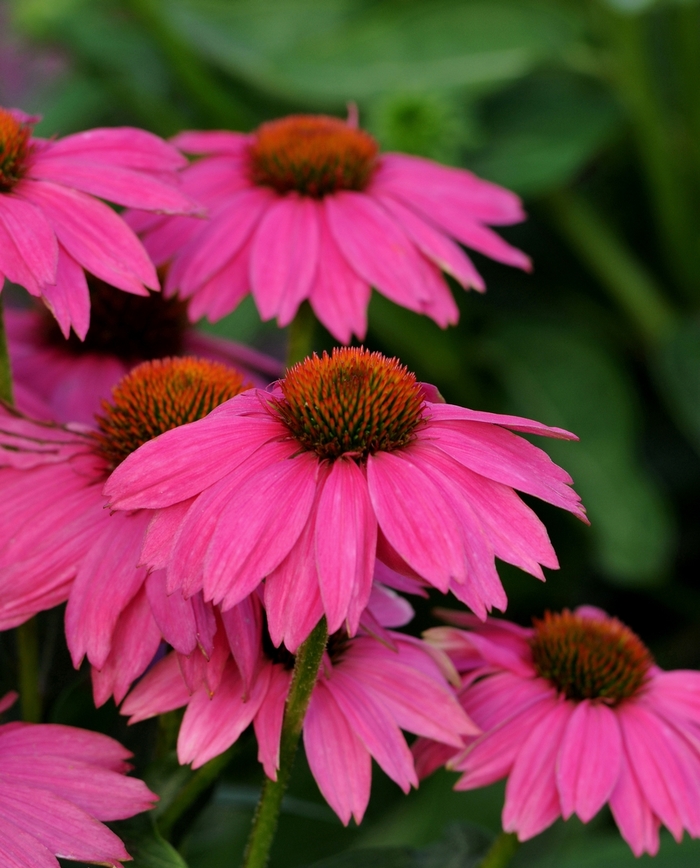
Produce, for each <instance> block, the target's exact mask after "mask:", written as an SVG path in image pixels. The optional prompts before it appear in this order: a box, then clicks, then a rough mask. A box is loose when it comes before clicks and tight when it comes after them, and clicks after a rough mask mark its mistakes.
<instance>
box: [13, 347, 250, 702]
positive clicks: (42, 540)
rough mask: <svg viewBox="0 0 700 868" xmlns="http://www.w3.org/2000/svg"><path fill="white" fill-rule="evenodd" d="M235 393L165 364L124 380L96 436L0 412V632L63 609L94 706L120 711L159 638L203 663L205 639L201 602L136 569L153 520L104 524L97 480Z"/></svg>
mask: <svg viewBox="0 0 700 868" xmlns="http://www.w3.org/2000/svg"><path fill="white" fill-rule="evenodd" d="M244 385H245V380H244V378H243V376H242V375H241V374H240V373H239V372H237V371H235V370H233V369H230V368H226V367H224V366H223V365H220V364H217V363H212V362H209V361H202V360H197V359H190V358H185V359H175V360H167V359H166V360H162V361H159V362H145V363H143V364H142V365H140V366H138V367H137V368H136V369H135V370H134V371H133V372H132V373H131V374H130V375H129V376H127V377H126V378H124V380H122V382H121V383H120V384H119V386H118V387H117V388H116V389H115V390H114V392H113V397H112V402H113V403H112V404H108V403H105V404H104V405H103V408H102V410H103V414H102V415H101V417H100V420H99V426H97V427H95V426H93V427H92V428H87V427H85V426H83V425H76V424H73V425H65V426H60V425H56V424H52V423H48V422H41V421H37V420H33V419H30V418H27V417H26V416H24V415H22V414H21V413H20V412H19V411H18V410H13V409H11V408H8V407H6V406H5V405H2V404H0V492H2V496H3V497H4V498H7V500H6V502H7V503H12V509H6V510H3V511H2V513H0V629H9V628H10V627H14V626H17V625H18V624H21V623H23V622H24V621H26V620H27V619H29V618H30V617H32V616H33V615H34V614H36V612H39V611H42V610H45V609H49V608H52V607H53V606H56V605H58V604H60V603H63V602H65V601H66V600H67V601H68V605H67V608H66V638H67V642H68V647H69V649H70V652H71V656H72V658H73V662H74V664H75V665H76V666H79V665H80V662H81V661H82V659H83V657H85V656H87V658H88V660H89V661H90V663H91V664H92V666H93V667H94V671H93V683H94V692H95V699H96V702H97V704H98V705H99V704H102V703H103V702H105V701H106V700H107V699H108V698H109V696H110V695H114V696H115V698H116V700H117V701H121V699H122V698H123V697H124V696H125V695H126V693H127V691H128V689H129V687H130V686H131V683H132V682H133V681H134V679H135V678H137V677H138V676H139V675H141V674H142V673H143V672H144V670H145V669H146V667H147V666H148V665H149V663H150V662H151V660H152V659H153V656H154V655H155V653H156V651H157V650H158V647H159V645H160V643H161V641H162V640H163V639H165V640H166V641H167V642H168V643H169V644H171V645H172V646H173V647H174V648H176V649H177V650H178V651H180V652H182V653H184V654H191V653H192V652H193V651H194V650H195V649H196V648H198V647H199V648H201V649H202V650H203V651H204V652H205V653H209V652H210V651H211V643H210V638H209V634H210V633H211V630H212V627H211V620H212V616H211V615H210V613H209V612H208V611H207V607H205V606H204V604H203V602H202V600H201V595H195V596H194V597H192V598H191V599H189V600H184V599H183V598H182V595H181V594H171V595H166V594H165V590H164V589H165V575H164V573H163V571H162V570H154V571H151V572H150V573H149V570H148V569H146V567H143V566H141V565H140V552H141V548H142V544H143V541H144V536H145V532H146V528H147V527H148V524H149V522H150V520H151V518H152V514H151V513H150V512H149V511H148V510H136V511H132V512H129V513H128V514H126V513H123V512H122V513H116V514H111V513H110V512H109V510H107V509H105V506H106V500H105V497H104V495H103V494H102V487H103V485H104V482H105V479H106V478H107V477H108V475H109V472H110V470H111V469H112V467H113V466H114V464H115V462H118V461H119V460H121V459H122V458H123V455H124V454H125V453H128V451H129V449H130V448H135V447H136V446H137V445H138V444H139V443H140V442H143V437H146V438H147V437H148V436H149V434H152V433H153V431H151V430H149V429H148V426H149V425H150V424H151V423H153V424H155V425H156V428H157V430H164V428H163V427H162V424H163V422H164V420H169V421H167V424H178V423H180V422H186V421H187V418H188V417H187V413H189V412H190V411H191V410H192V409H194V412H195V416H194V417H190V418H197V416H196V413H198V412H200V411H202V412H206V405H207V401H209V402H210V403H209V406H210V407H211V406H216V403H217V402H218V401H220V400H223V399H224V398H228V397H230V396H231V395H232V394H235V393H236V391H238V390H239V389H240V388H243V387H244ZM183 408H184V413H185V415H182V413H183ZM149 412H150V413H151V416H149ZM143 425H145V426H146V427H145V428H143V427H142V428H140V427H139V426H143ZM158 426H160V427H158ZM134 437H135V438H136V439H135V440H134ZM139 437H141V438H142V439H139Z"/></svg>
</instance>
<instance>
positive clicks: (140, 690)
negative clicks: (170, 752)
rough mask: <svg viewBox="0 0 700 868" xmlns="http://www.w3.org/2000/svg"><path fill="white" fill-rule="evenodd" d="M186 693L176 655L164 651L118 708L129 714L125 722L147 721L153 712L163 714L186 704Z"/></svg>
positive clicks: (187, 692)
mask: <svg viewBox="0 0 700 868" xmlns="http://www.w3.org/2000/svg"><path fill="white" fill-rule="evenodd" d="M189 699H190V692H189V690H188V689H187V685H186V684H185V679H184V678H183V677H182V673H181V672H180V666H179V664H178V660H177V654H175V653H173V654H168V656H167V657H165V658H163V660H161V661H160V662H159V663H157V664H156V665H155V666H154V667H153V669H151V670H150V671H149V672H148V673H147V674H146V675H144V677H143V678H142V679H141V681H139V683H138V684H137V685H136V687H134V689H133V690H132V691H131V693H130V694H129V695H128V696H127V697H126V699H125V700H124V703H123V704H122V707H121V713H122V714H126V715H128V717H129V723H138V722H139V721H141V720H148V719H149V717H155V716H156V715H157V714H165V712H166V711H173V710H174V709H176V708H181V707H182V706H183V705H187V703H188V702H189Z"/></svg>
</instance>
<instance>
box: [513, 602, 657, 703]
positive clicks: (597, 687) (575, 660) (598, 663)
mask: <svg viewBox="0 0 700 868" xmlns="http://www.w3.org/2000/svg"><path fill="white" fill-rule="evenodd" d="M533 623H534V627H535V634H534V636H533V638H532V639H531V642H530V647H531V649H532V659H533V662H534V664H535V669H536V671H537V673H538V675H540V676H541V677H542V678H546V679H547V680H548V681H550V682H551V683H552V684H553V685H554V686H555V687H556V688H557V690H558V691H559V692H560V693H562V694H564V696H566V698H567V699H574V700H582V699H591V700H598V701H600V702H604V703H605V704H606V705H618V704H619V703H620V702H622V701H623V700H625V699H630V698H631V697H633V696H635V695H636V694H637V693H638V692H639V690H640V689H641V688H642V687H643V686H644V684H645V683H646V681H647V677H648V673H649V669H650V668H651V666H652V665H653V660H652V657H651V654H650V653H649V651H648V649H647V648H646V646H645V645H644V643H643V642H642V641H641V639H640V638H639V637H638V636H637V635H636V634H635V633H633V632H632V630H630V629H629V627H626V626H625V625H624V624H623V623H622V622H621V621H618V620H617V618H605V619H602V618H601V619H598V618H590V617H583V616H581V615H577V614H575V613H573V612H570V611H569V610H568V609H564V611H563V612H560V613H555V614H553V613H551V612H546V613H545V616H544V618H542V620H539V619H534V621H533Z"/></svg>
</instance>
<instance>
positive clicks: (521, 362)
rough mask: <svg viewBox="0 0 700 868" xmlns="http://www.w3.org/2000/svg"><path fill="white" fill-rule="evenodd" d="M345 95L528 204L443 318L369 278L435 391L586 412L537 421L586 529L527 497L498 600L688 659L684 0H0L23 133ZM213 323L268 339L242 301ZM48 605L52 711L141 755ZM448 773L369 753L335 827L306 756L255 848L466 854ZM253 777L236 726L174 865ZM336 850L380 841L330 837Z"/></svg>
mask: <svg viewBox="0 0 700 868" xmlns="http://www.w3.org/2000/svg"><path fill="white" fill-rule="evenodd" d="M348 101H354V102H356V103H357V104H358V107H359V111H360V118H361V122H362V123H363V125H365V126H366V127H367V128H368V129H369V130H370V131H371V132H372V133H374V134H375V135H376V136H377V137H378V139H379V140H380V142H381V144H382V146H383V148H385V149H397V150H403V151H407V152H410V153H416V154H421V155H424V156H426V157H430V158H433V159H436V160H439V161H442V162H445V163H450V164H453V165H456V166H464V167H467V168H469V169H472V170H473V171H475V172H477V173H478V174H480V175H482V176H483V177H486V178H489V179H491V180H493V181H496V182H499V183H501V184H504V185H506V186H508V187H510V188H511V189H513V190H515V191H517V192H518V193H520V194H521V195H522V196H523V197H524V199H525V202H526V206H527V209H528V212H529V214H530V217H529V219H528V221H527V222H526V223H525V224H523V225H521V226H516V227H508V228H506V229H504V230H503V235H504V236H505V237H507V239H508V240H509V241H511V242H512V243H513V244H515V245H517V246H518V247H520V248H522V249H523V250H525V251H527V252H528V253H529V254H530V255H531V256H532V257H533V260H534V264H535V270H534V273H533V274H532V275H524V274H521V273H516V272H515V271H514V270H511V269H507V268H505V267H503V266H499V265H497V264H494V263H492V262H490V261H488V260H486V259H483V258H481V257H479V256H478V255H475V259H476V260H477V265H478V267H479V269H480V270H481V271H482V273H483V274H484V275H485V277H486V281H487V285H488V292H487V293H486V295H485V296H483V297H482V296H479V295H477V294H474V293H471V294H465V293H463V292H462V291H461V290H460V289H458V288H455V292H456V296H457V299H458V303H459V305H460V308H461V321H460V323H459V326H457V327H456V328H453V329H451V330H450V331H447V332H443V331H441V330H440V329H438V328H437V327H436V326H435V325H434V324H433V323H432V322H431V321H429V320H427V319H424V318H420V317H418V316H416V315H414V314H412V313H409V312H408V311H405V310H403V309H398V308H396V307H394V306H393V305H392V304H390V303H389V302H387V301H386V300H385V299H383V298H380V297H377V296H376V295H375V297H374V298H373V301H372V304H371V308H370V333H369V336H368V341H367V342H368V344H369V345H371V346H372V347H374V348H377V349H381V350H383V351H385V352H387V353H391V354H396V355H399V356H400V357H401V358H402V359H403V361H404V362H406V363H407V364H408V365H409V367H411V368H412V369H413V370H415V371H416V372H417V374H418V375H419V377H420V378H421V379H424V380H428V381H432V382H434V383H436V384H437V385H438V386H439V388H440V389H441V391H442V392H443V394H444V395H445V397H446V398H447V400H448V401H452V402H455V403H461V404H466V405H468V406H472V407H478V408H484V409H490V410H495V411H512V412H516V413H519V414H522V415H527V416H532V417H535V418H537V419H540V420H542V421H544V422H546V423H548V424H551V425H560V426H564V427H567V428H570V429H572V430H573V431H575V432H576V433H577V434H578V435H579V436H580V438H581V442H580V443H578V444H570V443H563V442H560V441H554V442H552V443H543V444H541V445H543V446H544V448H546V449H548V450H549V451H550V453H551V455H552V457H553V458H554V459H555V460H556V461H557V462H559V463H561V464H563V465H564V466H565V467H566V468H567V469H568V470H569V471H570V472H571V473H572V475H573V477H574V479H575V481H576V487H577V489H578V491H579V492H580V493H581V495H582V496H583V499H584V502H585V503H586V505H587V507H588V510H589V515H590V519H591V523H592V524H591V527H590V528H586V527H584V526H583V525H580V524H579V523H578V522H576V521H575V520H574V519H572V518H571V517H570V516H569V515H562V514H559V513H557V512H556V511H555V510H553V509H549V508H545V507H542V506H541V505H538V506H537V510H538V512H539V514H540V515H541V516H542V517H543V518H544V520H545V522H546V523H547V526H548V527H549V528H550V531H551V535H552V538H553V541H554V544H555V547H556V549H557V551H558V553H559V555H560V560H561V570H560V571H559V572H556V573H551V574H550V576H549V577H548V581H547V584H546V585H544V586H542V585H541V584H539V583H538V582H536V581H534V580H533V579H531V578H530V577H528V576H524V575H522V574H519V573H518V572H517V571H515V570H511V569H509V568H503V569H502V575H503V579H504V583H505V585H506V590H507V591H508V594H509V598H510V607H509V611H508V615H509V617H512V618H513V619H515V620H519V621H521V622H523V623H525V622H527V621H528V620H529V618H530V617H531V616H532V615H533V614H536V615H540V614H541V613H542V612H543V610H544V609H546V608H560V607H563V606H575V605H577V604H579V603H582V602H589V603H595V604H598V605H601V606H603V607H605V608H607V609H608V610H609V611H611V612H613V613H615V614H616V615H618V616H619V617H620V618H622V619H623V620H625V621H627V622H628V623H629V624H630V625H631V626H632V627H633V628H634V629H635V630H637V631H638V632H639V633H640V634H641V635H642V637H643V638H644V639H645V640H646V641H647V642H648V643H649V644H650V646H651V648H652V650H653V652H654V654H655V656H656V659H657V661H658V662H659V663H660V665H662V666H664V667H669V668H670V667H698V666H700V586H699V584H698V561H699V558H700V533H699V532H698V520H699V519H700V497H699V493H700V319H699V312H700V243H699V241H700V233H699V227H700V220H699V218H700V8H699V6H698V4H697V3H695V2H691V0H686V2H681V0H677V2H671V0H667V2H656V3H654V2H644V0H608V2H603V0H598V2H592V0H589V2H585V0H570V2H567V0H167V2H166V0H17V2H11V3H8V2H1V3H0V104H3V105H16V106H21V107H22V108H24V109H25V110H29V111H36V112H39V113H41V114H42V115H43V118H44V119H43V121H42V123H41V124H40V126H39V128H38V132H39V133H40V134H42V135H45V136H51V135H55V134H58V135H61V134H66V133H69V132H72V131H75V130H80V129H83V128H86V127H89V126H95V125H113V124H134V125H138V126H142V127H145V128H147V129H150V130H153V131H154V132H156V133H159V134H161V135H163V136H169V135H172V134H174V133H176V132H177V131H178V130H180V129H183V128H219V127H227V128H231V129H250V128H252V127H254V126H255V125H257V124H258V123H259V122H260V121H262V120H264V119H267V118H271V117H275V116H278V115H280V114H284V113H289V112H298V111H304V112H327V113H331V114H338V115H342V114H343V113H344V112H345V111H346V104H347V103H348ZM215 330H216V331H217V332H218V333H221V334H225V335H228V336H230V337H235V338H237V339H243V340H247V341H249V342H251V343H254V344H256V345H258V346H261V347H264V348H266V349H268V350H270V351H273V352H278V353H280V354H282V353H283V351H284V347H283V340H282V338H281V336H280V335H279V333H278V332H277V330H276V328H275V326H274V325H273V324H262V323H260V321H259V319H258V317H257V315H256V313H255V309H254V307H253V305H252V303H250V300H248V301H247V302H245V303H244V304H243V305H242V306H241V308H240V309H239V310H238V311H236V312H235V313H234V314H233V315H232V316H231V317H229V318H228V319H227V320H225V321H223V322H221V323H219V324H217V326H216V327H215ZM324 343H325V345H327V346H330V345H331V341H330V338H329V337H328V336H327V335H326V336H325V337H324V336H323V335H320V336H319V347H321V346H323V345H324ZM433 602H434V601H433ZM429 609H430V607H429V605H427V604H426V605H425V606H423V607H422V608H420V609H419V612H418V618H417V621H416V629H421V628H423V627H425V626H427V624H428V623H429V622H430V614H429ZM54 620H55V619H54ZM52 624H53V622H52V621H51V620H50V616H49V617H47V619H46V627H47V630H49V629H53V631H54V634H55V636H56V637H57V638H55V644H54V646H53V648H54V649H57V650H55V651H51V652H50V653H48V655H47V657H46V660H45V672H47V673H49V672H51V673H53V674H52V675H50V676H47V692H48V694H49V697H50V699H52V701H53V706H52V711H51V716H52V719H54V720H61V721H65V722H70V723H81V724H86V725H93V726H95V727H100V728H106V729H108V730H111V731H113V732H115V733H116V734H118V735H119V736H120V737H123V738H125V739H126V740H127V741H128V743H130V744H131V745H132V747H134V748H135V749H136V750H137V756H138V757H139V758H141V759H143V758H146V757H149V756H152V755H153V754H154V751H155V753H156V754H157V753H158V751H157V743H158V738H159V735H158V733H157V732H156V727H155V726H151V727H150V728H149V727H148V726H142V727H141V728H138V727H137V729H136V730H134V731H130V732H128V733H127V732H126V730H125V729H124V727H123V725H122V724H121V723H120V722H119V721H118V718H117V715H116V712H115V710H114V709H109V708H108V709H106V710H103V711H101V712H99V713H95V712H91V710H90V702H89V692H88V686H87V682H86V680H85V677H84V676H81V678H82V680H80V679H78V680H76V676H74V675H73V674H72V673H71V671H70V668H69V667H66V666H65V665H64V664H65V660H64V656H65V652H64V651H63V650H61V640H60V623H59V625H58V626H56V625H54V626H53V628H52ZM3 641H4V644H3V645H2V648H0V652H2V654H3V655H4V657H5V659H7V654H8V653H9V645H8V640H3ZM62 661H63V662H62ZM57 672H58V673H60V672H63V673H64V674H63V675H61V676H59V675H57V674H56V673H57ZM161 729H162V726H161ZM154 745H155V747H154ZM168 762H169V760H168V759H167V757H166V758H162V759H161V760H159V764H156V766H152V767H151V770H150V772H149V774H150V775H151V777H152V779H153V776H154V775H155V776H159V777H158V778H157V779H158V781H159V786H160V787H161V788H162V789H164V791H165V789H167V787H168V786H174V784H173V781H174V780H176V779H177V774H186V773H184V772H176V771H175V770H174V768H173V767H171V766H168ZM171 765H172V764H171ZM173 776H175V777H173ZM168 781H169V782H170V783H168ZM451 784H452V779H451V778H450V776H449V775H448V774H447V773H443V774H441V775H437V776H435V777H434V778H433V779H431V780H429V781H427V782H426V783H425V785H424V786H423V787H422V788H421V790H420V791H419V792H417V793H414V794H412V795H411V796H410V797H408V798H404V797H403V796H401V794H400V793H399V792H398V791H397V790H396V788H395V787H394V786H393V785H392V784H391V783H390V782H388V781H387V780H386V779H385V778H383V777H382V776H381V774H380V773H379V772H378V771H377V770H376V769H375V790H374V795H373V800H372V803H371V806H370V810H369V812H368V816H367V820H366V822H365V824H363V826H362V828H361V829H359V830H358V829H355V828H350V829H348V830H344V829H343V828H342V827H341V826H340V824H339V823H338V822H337V820H336V819H335V818H334V816H333V815H332V813H331V812H330V811H329V810H328V809H327V808H326V807H325V806H324V805H323V804H322V801H321V799H320V796H319V795H318V792H317V790H316V789H315V785H314V784H313V782H312V780H311V778H310V775H309V773H308V770H307V769H306V768H305V767H304V763H303V758H300V760H299V768H298V770H297V775H296V779H295V783H294V785H293V787H292V792H291V795H290V797H289V798H288V799H287V802H286V804H285V813H284V817H283V822H282V830H281V834H280V837H279V839H278V841H277V843H276V845H275V852H274V858H273V865H274V866H277V868H282V866H286V868H295V866H301V865H307V864H310V863H312V862H314V860H318V859H327V860H328V861H323V862H321V863H319V868H321V866H322V865H323V866H327V868H333V866H335V868H350V866H355V865H365V866H371V865H374V866H376V868H389V866H394V868H404V866H424V868H431V866H434V868H438V866H443V865H444V866H452V868H466V866H470V865H472V864H474V859H475V855H474V854H475V852H477V851H478V849H479V846H480V844H479V841H480V840H481V838H480V835H481V833H479V832H476V831H474V828H472V827H471V826H465V825H463V824H464V823H465V822H467V821H468V822H471V823H472V824H476V826H479V827H481V828H482V829H484V830H487V831H488V830H497V829H498V822H499V821H498V817H499V811H500V805H501V800H502V790H501V789H500V788H498V787H495V788H491V789H489V790H486V791H483V792H477V793H473V794H454V793H452V792H451V789H450V787H451ZM258 785H259V773H258V771H257V768H256V764H255V759H254V749H253V747H252V745H251V743H250V742H244V743H243V744H242V746H241V748H240V751H239V753H238V754H237V757H236V759H235V760H234V761H233V762H232V763H231V764H230V765H229V767H228V770H227V772H226V775H225V780H224V782H223V783H221V784H219V785H217V787H215V788H214V789H213V790H210V791H209V792H208V793H207V795H206V797H205V798H202V799H200V800H199V801H198V802H197V803H196V804H195V806H194V807H193V808H192V810H191V811H190V812H189V813H188V814H187V815H186V816H185V818H184V820H183V821H181V822H180V823H179V824H178V827H177V828H176V829H175V830H174V831H173V834H172V840H173V842H174V843H175V844H176V845H177V846H178V847H179V849H180V850H181V853H182V856H183V857H184V858H185V859H186V860H187V864H188V865H189V866H191V868H218V866H228V865H235V864H236V863H237V861H238V858H239V854H240V850H241V847H242V842H243V840H244V837H245V832H246V827H247V823H248V820H249V817H250V814H251V811H252V806H253V804H254V802H255V799H256V794H257V787H258ZM166 801H167V799H166ZM460 824H461V825H460ZM146 825H148V824H146ZM137 826H138V824H137ZM132 833H133V835H135V836H136V837H135V838H134V840H135V841H136V840H139V841H145V842H146V843H142V844H135V845H134V846H135V847H136V850H137V852H140V854H141V855H140V856H139V857H138V858H137V862H136V865H140V866H144V868H157V866H160V868H172V866H180V868H182V864H183V863H182V861H181V859H180V857H179V856H178V855H177V854H176V853H175V851H174V850H172V849H170V848H169V847H168V846H167V845H166V844H165V843H164V842H163V841H160V842H159V841H158V839H157V838H154V837H153V833H152V830H149V829H148V828H146V829H145V830H144V827H143V824H142V825H141V826H140V827H138V828H136V827H135V828H134V829H133V830H132ZM139 836H141V837H139ZM139 847H140V850H139ZM346 847H353V848H357V847H372V848H378V847H379V848H383V847H392V848H393V849H391V850H378V851H372V852H373V853H374V855H373V856H372V855H371V853H365V854H364V855H363V856H362V857H361V858H360V857H351V856H349V855H345V856H343V857H339V858H338V859H336V860H335V861H334V859H333V858H331V857H333V854H335V853H338V852H339V851H340V850H343V849H344V848H346ZM415 847H419V848H421V847H422V848H424V849H422V850H414V849H411V848H415ZM358 858H359V861H357V860H358ZM699 859H700V848H699V847H698V846H697V844H693V843H692V842H691V843H686V844H684V845H681V846H680V847H678V846H677V845H676V844H674V843H673V842H671V841H667V840H664V843H663V846H662V851H661V855H660V856H659V858H658V859H657V863H658V864H659V865H668V866H671V865H673V866H683V865H688V866H690V865H697V864H698V860H699ZM392 860H393V861H392ZM645 861H646V860H642V862H645ZM632 862H633V858H632V856H631V855H630V854H629V852H628V851H627V849H626V847H625V846H624V845H623V844H622V843H621V842H620V841H619V840H618V839H617V838H616V837H615V834H614V829H613V826H612V824H611V821H610V820H609V818H608V817H607V816H602V817H600V818H599V819H598V820H597V821H596V823H594V824H592V825H591V826H590V827H588V828H584V827H583V826H581V825H580V824H576V823H574V822H569V823H567V824H563V823H559V824H557V825H556V826H555V827H554V828H553V829H552V830H550V831H549V832H548V833H546V834H545V835H543V836H541V838H539V839H537V840H536V841H534V842H532V843H531V844H529V845H527V846H525V847H524V848H522V850H521V851H520V853H519V854H518V856H517V858H516V861H515V862H514V863H513V864H514V865H516V866H526V865H528V866H533V868H535V866H537V868H545V866H555V865H556V866H558V868H584V866H594V865H595V866H597V868H607V866H611V868H612V866H624V865H627V864H632Z"/></svg>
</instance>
